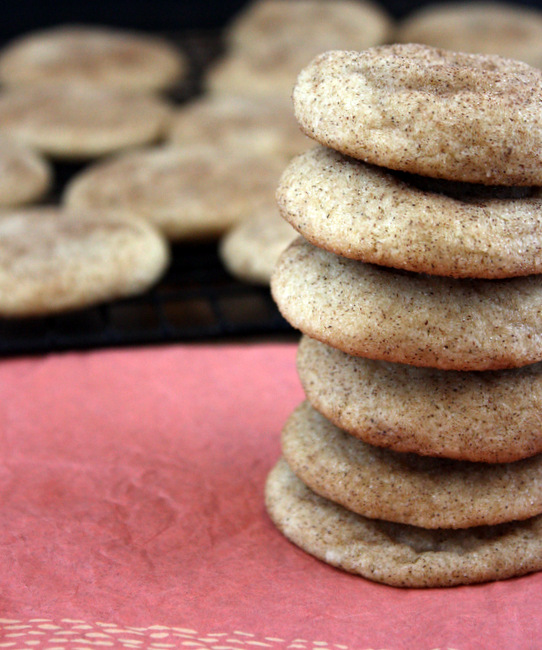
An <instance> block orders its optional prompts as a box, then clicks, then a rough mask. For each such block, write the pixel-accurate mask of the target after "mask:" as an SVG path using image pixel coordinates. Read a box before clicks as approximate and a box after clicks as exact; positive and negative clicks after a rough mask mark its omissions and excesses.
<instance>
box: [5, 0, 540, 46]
mask: <svg viewBox="0 0 542 650" xmlns="http://www.w3.org/2000/svg"><path fill="white" fill-rule="evenodd" d="M294 1H295V0H294ZM332 1H333V0H330V2H332ZM434 1H436V0H434ZM246 4H247V2H246V0H244V1H243V0H222V1H220V0H200V1H199V2H198V1H197V0H196V1H193V2H189V1H187V0H154V1H152V0H111V1H109V2H108V1H107V0H82V1H79V2H78V1H77V0H72V1H70V0H57V1H56V2H43V0H41V1H40V0H14V2H11V3H9V4H8V3H4V7H3V12H2V20H1V21H0V39H2V40H4V41H5V40H6V39H9V38H11V37H13V36H16V35H18V34H21V33H22V32H25V31H29V30H32V29H36V28H39V27H46V26H51V25H55V24H59V23H66V22H85V23H98V24H106V25H114V26H123V27H130V28H134V29H144V30H151V31H162V32H166V31H179V30H181V31H183V30H195V29H219V28H221V27H223V26H224V24H226V23H227V22H228V21H229V20H230V19H231V18H232V17H233V16H234V14H235V13H236V12H238V11H239V10H240V9H241V8H242V7H243V6H244V5H246ZM380 4H381V5H382V6H383V7H385V8H386V9H387V10H388V11H389V12H390V14H392V15H393V16H395V17H397V18H400V17H402V16H404V15H406V14H408V13H409V12H410V11H412V10H413V9H416V8H418V7H421V6H423V5H426V4H428V2H427V1H424V0H386V1H382V2H381V3H380ZM515 4H523V5H530V6H537V7H539V8H541V9H542V0H531V1H530V2H529V1H528V0H527V1H525V2H516V3H515Z"/></svg>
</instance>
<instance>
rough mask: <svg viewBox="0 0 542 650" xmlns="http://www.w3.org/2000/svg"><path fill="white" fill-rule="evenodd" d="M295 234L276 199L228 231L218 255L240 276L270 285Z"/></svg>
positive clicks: (244, 279) (242, 279)
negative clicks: (283, 217)
mask: <svg viewBox="0 0 542 650" xmlns="http://www.w3.org/2000/svg"><path fill="white" fill-rule="evenodd" d="M296 236H297V233H296V231H295V230H294V229H293V228H292V226H290V224H289V223H287V222H286V221H284V219H282V217H281V216H280V215H279V214H278V211H277V206H276V205H275V204H274V203H273V204H270V205H263V206H262V207H261V208H259V209H258V210H257V211H256V212H255V214H254V215H253V216H251V217H248V218H246V219H244V220H243V221H241V222H240V223H238V224H237V225H236V226H234V227H233V228H232V229H231V230H230V231H229V232H228V233H226V235H225V236H224V238H223V239H222V241H221V242H220V247H219V255H220V258H221V260H222V262H223V263H224V266H225V267H226V269H227V270H228V271H229V272H230V273H231V274H232V275H233V276H235V277H236V278H238V279H239V280H241V281H243V282H249V283H254V284H262V285H269V283H270V281H271V274H272V273H273V269H274V267H275V264H276V262H277V260H278V258H279V256H280V254H281V253H282V252H283V251H284V250H285V249H286V248H287V247H288V245H289V244H290V243H291V242H292V241H293V240H294V239H295V238H296Z"/></svg>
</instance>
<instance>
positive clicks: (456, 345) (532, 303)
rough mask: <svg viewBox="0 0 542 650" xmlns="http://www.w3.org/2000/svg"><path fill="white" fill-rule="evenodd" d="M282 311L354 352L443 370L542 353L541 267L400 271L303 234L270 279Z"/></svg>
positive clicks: (488, 366) (517, 362)
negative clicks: (493, 276) (496, 276)
mask: <svg viewBox="0 0 542 650" xmlns="http://www.w3.org/2000/svg"><path fill="white" fill-rule="evenodd" d="M271 288H272V293H273V297H274V299H275V301H276V303H277V305H278V307H279V309H280V310H281V312H282V314H283V316H284V318H286V320H287V321H288V322H289V323H290V324H291V325H293V327H295V328H297V329H299V330H301V331H302V332H303V333H304V334H307V335H309V336H310V337H311V338H315V339H318V340H319V341H322V342H323V343H328V344H329V345H331V346H333V347H336V348H338V349H340V350H342V351H343V352H347V353H348V354H353V355H358V356H363V357H367V358H370V359H381V360H384V361H396V362H399V363H408V364H412V365H415V366H429V367H433V368H441V369H444V370H496V369H499V368H512V367H519V366H524V365H527V364H529V363H534V362H536V361H540V360H542V329H541V327H540V323H541V319H542V275H530V276H527V277H524V278H512V279H506V280H471V279H460V280H458V279H453V278H443V277H439V276H435V275H423V274H415V273H408V272H403V271H396V270H394V269H388V268H385V267H381V266H374V265H371V264H366V263H364V262H359V261H357V260H350V259H346V258H344V257H340V256H338V255H335V254H334V253H329V252H328V251H324V250H322V249H320V248H317V247H315V246H313V245H312V244H310V243H308V242H306V241H304V240H303V239H302V238H298V239H297V240H296V241H294V242H293V244H291V245H290V246H289V247H288V248H287V249H286V251H285V252H284V253H283V254H282V255H281V256H280V258H279V260H278V263H277V265H276V267H275V271H274V273H273V277H272V279H271Z"/></svg>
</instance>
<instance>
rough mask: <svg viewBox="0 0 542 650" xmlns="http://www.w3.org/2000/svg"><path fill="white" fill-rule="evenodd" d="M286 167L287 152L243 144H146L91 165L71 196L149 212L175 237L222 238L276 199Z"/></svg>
mask: <svg viewBox="0 0 542 650" xmlns="http://www.w3.org/2000/svg"><path fill="white" fill-rule="evenodd" d="M283 166H284V160H283V158H281V157H278V156H260V155H258V154H254V153H247V152H244V151H242V150H239V149H238V148H237V147H233V148H232V147H215V146H210V145H199V146H198V145H187V146H184V147H180V146H179V147H171V146H170V147H157V148H149V149H141V150H138V151H135V152H128V153H125V154H123V155H121V156H117V157H115V158H112V159H108V160H106V161H101V162H99V163H96V164H95V165H93V166H92V167H89V168H87V169H85V170H83V171H82V172H81V173H80V174H79V175H77V176H75V177H74V178H73V180H72V181H71V182H70V183H69V184H68V186H67V188H66V191H65V193H64V196H63V201H64V203H65V205H67V206H68V207H70V208H76V209H85V210H86V209H92V210H102V211H103V210H106V211H112V210H113V211H115V212H117V213H121V214H125V215H134V216H136V217H143V218H144V219H147V220H148V221H150V222H151V223H153V224H154V225H155V226H156V227H157V228H159V229H160V230H161V231H162V232H163V233H164V234H165V235H166V236H167V237H168V238H169V239H174V240H185V239H210V238H217V237H219V236H221V235H222V234H224V233H225V232H227V230H229V229H230V228H231V227H232V226H234V225H235V224H236V223H238V222H240V221H241V220H242V219H246V218H247V217H248V216H249V215H250V214H251V213H252V212H253V211H254V210H255V209H256V208H257V207H258V206H259V205H261V204H262V203H264V202H267V203H268V202H269V200H270V198H271V197H273V195H274V191H275V188H276V185H277V182H278V178H279V176H280V171H281V170H282V168H283Z"/></svg>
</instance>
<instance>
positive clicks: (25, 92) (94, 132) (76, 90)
mask: <svg viewBox="0 0 542 650" xmlns="http://www.w3.org/2000/svg"><path fill="white" fill-rule="evenodd" d="M169 117H170V108H169V105H168V104H167V103H166V102H164V101H163V100H162V99H159V98H158V97H154V96H151V95H145V94H134V93H126V92H125V91H119V90H116V89H110V88H93V87H90V86H77V85H64V86H47V87H46V86H28V87H23V88H13V89H9V90H6V91H4V92H2V93H0V134H4V133H6V134H8V135H10V136H12V137H13V138H16V139H17V140H20V141H21V142H23V143H25V144H27V145H28V146H31V147H33V148H35V149H37V150H38V151H41V152H42V153H43V154H45V155H48V156H51V157H53V158H62V159H76V160H77V159H88V158H94V157H97V156H103V155H105V154H110V153H114V152H117V151H120V150H122V149H126V148H129V147H135V146H140V145H143V144H149V143H151V142H154V141H155V140H157V139H159V138H160V137H161V136H162V135H163V134H164V131H165V129H166V127H167V124H168V120H169Z"/></svg>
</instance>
